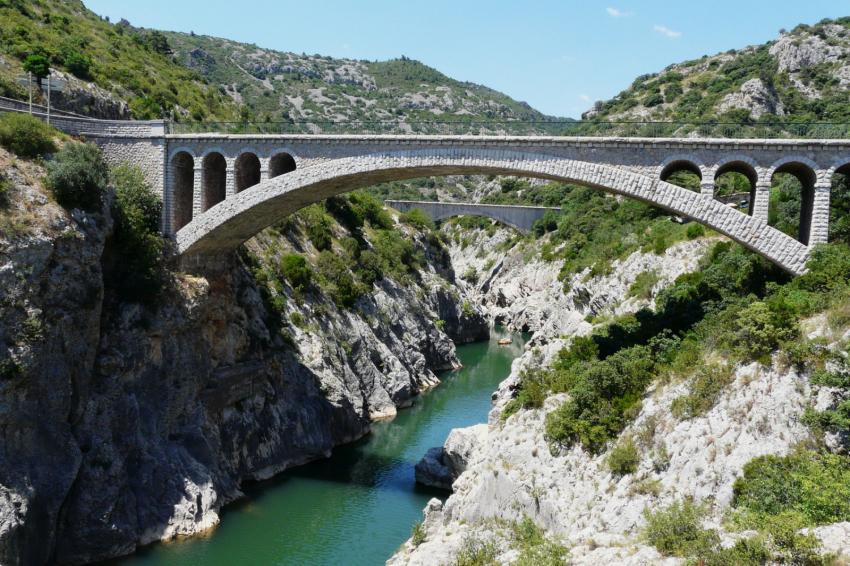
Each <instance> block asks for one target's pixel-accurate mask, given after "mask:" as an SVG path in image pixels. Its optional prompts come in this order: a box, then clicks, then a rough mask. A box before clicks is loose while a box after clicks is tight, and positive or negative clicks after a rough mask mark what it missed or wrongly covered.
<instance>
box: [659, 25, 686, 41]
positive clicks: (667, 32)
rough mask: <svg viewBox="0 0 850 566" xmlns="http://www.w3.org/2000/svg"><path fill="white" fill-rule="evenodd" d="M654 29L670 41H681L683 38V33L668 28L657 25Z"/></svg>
mask: <svg viewBox="0 0 850 566" xmlns="http://www.w3.org/2000/svg"><path fill="white" fill-rule="evenodd" d="M652 29H654V30H655V31H656V32H657V33H660V34H661V35H663V36H664V37H669V38H670V39H679V38H680V37H682V32H680V31H674V30H672V29H670V28H668V27H667V26H660V25H656V26H655V27H654V28H652Z"/></svg>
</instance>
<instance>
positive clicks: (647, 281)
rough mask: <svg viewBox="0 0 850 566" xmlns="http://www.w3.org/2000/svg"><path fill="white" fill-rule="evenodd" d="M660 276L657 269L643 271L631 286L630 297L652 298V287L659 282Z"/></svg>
mask: <svg viewBox="0 0 850 566" xmlns="http://www.w3.org/2000/svg"><path fill="white" fill-rule="evenodd" d="M658 281H659V277H658V272H657V271H643V272H641V273H639V274H638V276H637V277H635V280H634V282H633V283H632V284H631V285H630V286H629V292H628V294H627V296H628V297H637V298H639V299H650V298H651V297H652V288H653V287H655V284H656V283H658Z"/></svg>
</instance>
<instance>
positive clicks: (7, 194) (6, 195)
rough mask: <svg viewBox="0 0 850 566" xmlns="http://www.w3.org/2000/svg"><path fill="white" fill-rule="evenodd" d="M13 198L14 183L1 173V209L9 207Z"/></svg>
mask: <svg viewBox="0 0 850 566" xmlns="http://www.w3.org/2000/svg"><path fill="white" fill-rule="evenodd" d="M11 198H12V181H11V180H10V179H9V178H8V177H6V176H5V175H3V174H2V173H0V208H6V207H8V206H9V203H10V202H11Z"/></svg>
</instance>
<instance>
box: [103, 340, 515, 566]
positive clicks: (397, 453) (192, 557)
mask: <svg viewBox="0 0 850 566" xmlns="http://www.w3.org/2000/svg"><path fill="white" fill-rule="evenodd" d="M506 336H510V335H509V334H508V333H506V332H505V331H500V330H498V329H497V330H496V331H494V332H493V333H492V336H491V338H490V340H489V341H486V342H477V343H473V344H466V345H463V346H459V347H458V349H457V356H458V359H459V360H460V361H461V363H462V364H463V368H461V369H459V370H455V371H449V372H445V373H443V374H440V379H441V381H442V383H441V384H440V385H439V386H438V387H436V388H434V389H431V390H429V391H427V392H425V393H423V394H422V395H421V396H420V397H418V398H417V399H416V400H415V403H414V405H413V406H412V407H410V408H408V409H404V410H402V411H400V412H399V413H398V416H397V417H395V418H394V419H392V420H389V421H385V422H378V423H375V424H373V425H372V432H371V433H370V434H369V435H368V436H367V437H365V438H364V439H362V440H359V441H357V442H355V443H353V444H349V445H345V446H341V447H339V448H336V449H335V450H334V452H333V455H332V456H331V457H330V458H328V459H326V460H319V461H316V462H313V463H310V464H307V465H304V466H300V467H297V468H293V469H291V470H288V471H286V472H283V473H282V474H280V475H279V476H278V477H276V478H274V479H272V480H268V481H266V482H262V483H259V484H255V485H253V486H250V487H248V488H246V489H245V491H246V495H247V497H246V498H245V499H243V500H241V501H239V502H237V503H234V504H232V505H231V506H229V507H226V508H225V509H224V510H223V512H222V513H221V523H220V525H219V526H218V527H216V528H215V529H214V530H213V531H211V532H210V533H208V534H204V535H200V536H198V537H194V538H191V539H184V540H176V541H172V542H168V543H163V544H155V545H153V546H151V547H149V548H144V549H142V550H140V551H139V552H138V553H137V554H136V555H134V556H132V557H130V558H127V559H124V560H119V561H114V562H109V564H112V565H116V566H117V565H121V566H166V565H168V566H190V565H196V564H205V565H209V566H217V565H221V566H230V565H233V564H277V565H280V566H283V565H293V566H295V565H303V564H346V565H350V566H372V565H376V564H383V563H384V561H386V560H387V559H388V558H389V557H390V556H391V555H392V553H393V552H394V551H395V550H396V549H397V548H398V547H399V546H400V545H401V544H402V543H403V542H404V541H405V539H407V538H408V537H409V536H410V533H411V529H412V528H413V526H414V524H415V523H416V522H417V521H419V520H420V519H421V516H422V508H423V507H424V506H425V504H426V503H427V501H428V500H429V499H430V498H432V497H445V495H446V494H445V492H442V491H439V490H435V489H431V488H425V487H422V486H418V485H417V484H416V483H415V480H414V470H413V468H414V465H415V464H416V462H417V461H418V460H419V458H421V457H422V455H423V454H424V453H425V452H426V451H427V450H428V449H429V448H431V447H432V446H439V445H441V444H442V443H443V441H444V440H445V439H446V437H447V436H448V434H449V432H450V431H451V430H452V429H453V428H459V427H466V426H470V425H474V424H477V423H480V422H484V421H486V419H487V413H488V412H489V410H490V405H491V400H490V396H491V394H492V392H493V390H495V389H496V388H497V387H498V384H499V382H500V381H502V380H503V379H505V378H506V377H507V376H508V374H509V373H510V368H511V362H512V361H513V360H514V359H515V358H516V357H517V356H518V355H520V354H521V352H522V350H523V345H524V343H525V337H523V336H522V335H514V336H513V342H512V343H511V344H510V345H508V346H504V345H499V344H498V343H497V341H498V340H499V339H500V338H504V337H506Z"/></svg>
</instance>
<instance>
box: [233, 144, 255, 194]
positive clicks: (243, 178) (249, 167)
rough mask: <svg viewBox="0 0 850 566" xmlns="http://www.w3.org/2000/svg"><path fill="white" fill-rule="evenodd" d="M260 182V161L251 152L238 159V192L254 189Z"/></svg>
mask: <svg viewBox="0 0 850 566" xmlns="http://www.w3.org/2000/svg"><path fill="white" fill-rule="evenodd" d="M259 182H260V159H259V158H258V157H257V156H256V155H254V154H253V153H250V152H245V153H243V154H242V155H240V156H239V157H237V158H236V192H237V193H238V192H241V191H244V190H245V189H247V188H248V187H253V186H254V185H256V184H258V183H259Z"/></svg>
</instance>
